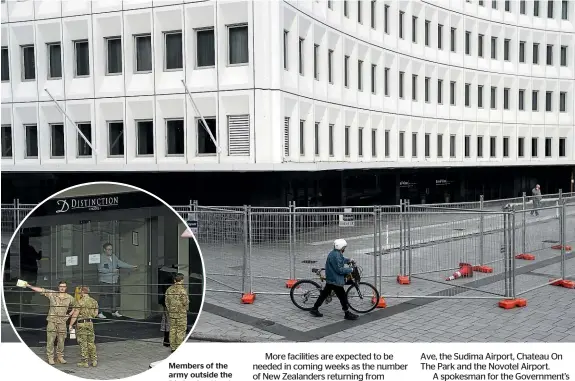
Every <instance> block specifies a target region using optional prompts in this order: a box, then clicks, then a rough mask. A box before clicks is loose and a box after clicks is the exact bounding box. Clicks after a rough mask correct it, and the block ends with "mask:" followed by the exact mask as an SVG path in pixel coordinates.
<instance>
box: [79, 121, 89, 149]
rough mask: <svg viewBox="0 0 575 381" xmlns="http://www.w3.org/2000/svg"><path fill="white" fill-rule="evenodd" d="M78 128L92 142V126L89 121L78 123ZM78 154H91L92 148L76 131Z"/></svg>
mask: <svg viewBox="0 0 575 381" xmlns="http://www.w3.org/2000/svg"><path fill="white" fill-rule="evenodd" d="M78 129H79V130H80V131H82V134H84V136H85V137H86V139H88V141H89V142H90V143H92V126H91V125H90V123H78ZM78 156H92V148H90V146H89V145H88V143H86V140H84V138H83V137H82V135H80V134H79V133H78Z"/></svg>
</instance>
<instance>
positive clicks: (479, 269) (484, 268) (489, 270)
mask: <svg viewBox="0 0 575 381" xmlns="http://www.w3.org/2000/svg"><path fill="white" fill-rule="evenodd" d="M473 271H477V272H478V273H492V272H493V267H489V266H473Z"/></svg>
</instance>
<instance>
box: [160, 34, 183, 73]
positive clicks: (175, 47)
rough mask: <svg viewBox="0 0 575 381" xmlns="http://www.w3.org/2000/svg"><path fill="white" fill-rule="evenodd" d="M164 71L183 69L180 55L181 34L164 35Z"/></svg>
mask: <svg viewBox="0 0 575 381" xmlns="http://www.w3.org/2000/svg"><path fill="white" fill-rule="evenodd" d="M164 54H165V55H166V69H167V70H173V69H181V68H183V67H184V58H183V55H182V33H168V34H166V51H165V53H164Z"/></svg>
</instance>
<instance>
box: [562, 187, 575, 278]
mask: <svg viewBox="0 0 575 381" xmlns="http://www.w3.org/2000/svg"><path fill="white" fill-rule="evenodd" d="M572 199H573V200H574V201H573V203H570V204H566V205H565V225H564V232H565V246H566V252H568V253H569V254H571V255H573V253H575V197H572ZM570 258H571V260H569V261H565V278H570V279H571V280H573V278H574V277H575V260H573V256H571V257H570Z"/></svg>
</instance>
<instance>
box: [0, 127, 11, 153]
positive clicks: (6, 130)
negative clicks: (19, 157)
mask: <svg viewBox="0 0 575 381" xmlns="http://www.w3.org/2000/svg"><path fill="white" fill-rule="evenodd" d="M2 157H12V126H2Z"/></svg>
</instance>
